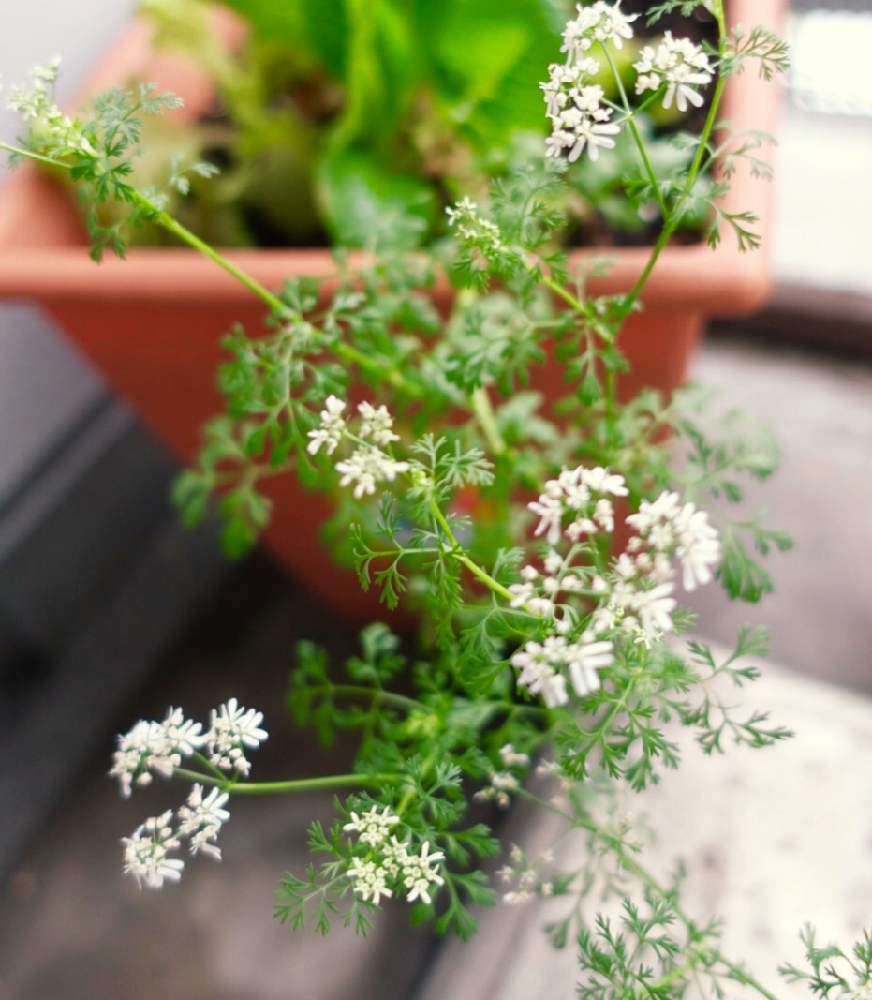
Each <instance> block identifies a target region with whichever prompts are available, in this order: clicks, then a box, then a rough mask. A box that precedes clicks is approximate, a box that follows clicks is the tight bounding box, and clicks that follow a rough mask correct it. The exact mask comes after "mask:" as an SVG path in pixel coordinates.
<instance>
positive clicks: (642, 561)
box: [627, 493, 721, 590]
mask: <svg viewBox="0 0 872 1000" xmlns="http://www.w3.org/2000/svg"><path fill="white" fill-rule="evenodd" d="M627 523H628V524H629V525H630V526H631V527H632V528H633V529H634V530H635V531H636V533H637V536H638V537H637V538H633V539H631V540H630V543H629V546H628V547H629V550H630V552H633V553H636V557H635V562H636V566H637V567H638V568H639V569H641V570H642V571H647V570H652V571H653V572H654V574H655V578H657V579H669V578H670V575H671V574H670V573H669V572H667V569H666V566H667V564H669V565H670V566H671V559H672V557H673V556H676V557H677V558H678V560H679V561H680V563H681V566H682V571H683V580H682V582H683V583H684V587H685V589H686V590H696V588H697V587H699V586H704V585H705V584H707V583H710V582H711V580H712V576H713V568H714V567H715V566H717V563H718V560H719V559H720V557H721V547H720V543H719V541H718V533H717V530H716V529H715V528H714V527H713V526H712V525H711V524H709V519H708V514H706V512H705V511H703V510H697V508H696V505H695V504H692V503H689V502H688V503H682V502H681V498H680V497H679V496H678V494H677V493H661V494H660V496H659V497H658V498H657V499H656V500H654V501H653V502H649V501H648V500H643V501H642V503H641V504H640V505H639V512H638V514H631V515H630V516H629V517H628V518H627ZM646 546H647V548H648V549H649V550H650V551H644V550H645V548H646Z"/></svg>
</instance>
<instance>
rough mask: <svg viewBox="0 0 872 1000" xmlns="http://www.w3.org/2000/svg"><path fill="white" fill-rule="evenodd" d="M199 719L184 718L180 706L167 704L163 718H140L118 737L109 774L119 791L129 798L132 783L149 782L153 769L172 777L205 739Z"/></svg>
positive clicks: (141, 783)
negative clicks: (162, 719)
mask: <svg viewBox="0 0 872 1000" xmlns="http://www.w3.org/2000/svg"><path fill="white" fill-rule="evenodd" d="M201 729H202V726H201V725H200V723H199V722H193V721H192V720H190V719H186V718H185V716H184V713H183V712H182V710H181V709H180V708H170V709H169V711H168V712H167V716H166V718H165V719H164V721H163V722H145V721H143V720H141V721H139V722H137V723H136V725H135V726H134V727H133V728H132V729H131V730H130V731H129V732H128V733H125V734H123V735H122V736H119V737H118V749H117V750H116V751H115V753H114V754H113V755H112V769H111V770H110V771H109V776H110V777H112V778H118V782H119V784H120V785H121V794H122V795H123V796H124V798H125V799H129V798H130V793H131V790H132V788H133V785H149V784H151V781H152V778H153V773H152V772H154V773H155V774H159V775H160V776H161V777H162V778H170V777H172V774H173V771H175V769H176V768H177V767H179V765H180V764H181V763H182V757H188V756H190V755H191V754H192V753H193V752H194V751H195V750H197V749H198V748H199V747H201V746H202V745H203V744H204V743H205V742H206V737H205V736H204V735H203V734H201V732H200V730H201Z"/></svg>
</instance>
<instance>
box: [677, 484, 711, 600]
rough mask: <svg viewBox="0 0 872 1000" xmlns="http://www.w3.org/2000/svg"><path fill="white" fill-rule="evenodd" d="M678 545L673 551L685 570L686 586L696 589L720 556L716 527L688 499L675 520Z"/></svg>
mask: <svg viewBox="0 0 872 1000" xmlns="http://www.w3.org/2000/svg"><path fill="white" fill-rule="evenodd" d="M675 528H676V534H677V536H678V546H677V548H676V555H677V556H678V558H679V560H680V561H681V564H682V568H683V571H684V576H683V582H684V586H685V589H687V590H695V589H696V588H697V587H698V586H703V585H705V584H707V583H709V582H710V581H711V579H712V577H713V575H714V574H713V572H712V568H713V567H714V566H717V564H718V561H719V560H720V557H721V547H720V543H719V541H718V533H717V530H716V529H715V528H714V527H712V525H711V524H709V520H708V514H706V513H705V511H702V510H697V509H696V507H695V506H694V505H693V504H692V503H687V504H685V505H684V507H683V508H682V510H681V513H680V514H679V515H678V517H677V518H676V521H675Z"/></svg>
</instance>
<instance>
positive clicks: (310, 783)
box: [173, 767, 400, 795]
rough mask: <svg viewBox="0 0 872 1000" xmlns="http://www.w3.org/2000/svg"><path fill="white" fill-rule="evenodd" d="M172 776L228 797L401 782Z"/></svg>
mask: <svg viewBox="0 0 872 1000" xmlns="http://www.w3.org/2000/svg"><path fill="white" fill-rule="evenodd" d="M173 773H174V774H177V775H179V776H180V777H182V778H186V779H187V780H188V781H195V782H199V783H200V784H203V785H215V786H217V787H218V788H220V789H221V790H222V791H224V792H228V793H229V794H231V795H286V794H288V793H290V792H317V791H323V790H324V789H328V788H354V787H367V786H375V787H378V786H380V785H384V784H387V783H389V782H396V781H399V780H400V776H399V775H397V774H328V775H325V776H324V777H321V778H298V779H294V780H292V781H233V780H231V779H229V778H227V777H226V776H223V777H221V778H213V777H212V776H211V775H209V774H201V773H200V772H199V771H190V770H188V769H187V768H185V767H177V768H176V769H175V771H174V772H173Z"/></svg>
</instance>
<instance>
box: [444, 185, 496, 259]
mask: <svg viewBox="0 0 872 1000" xmlns="http://www.w3.org/2000/svg"><path fill="white" fill-rule="evenodd" d="M445 214H446V215H447V216H448V228H449V229H453V230H454V231H455V232H456V233H457V235H458V236H459V237H460V238H461V239H462V240H463V241H464V242H465V243H467V244H469V245H471V246H474V247H476V248H477V249H479V250H481V251H482V252H483V253H484V254H485V255H488V254H494V253H500V252H501V251H503V250H505V249H506V248H505V245H504V244H503V241H502V240H501V239H500V231H499V229H498V227H497V226H496V225H495V224H494V223H493V222H491V221H490V219H485V218H484V217H483V216H482V214H481V212H480V211H479V207H478V205H477V204H476V203H475V202H474V201H473V200H472V199H471V198H469V197H468V196H467V197H463V198H461V199H460V201H458V202H455V204H454V205H449V206H448V207H447V208H446V209H445Z"/></svg>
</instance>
